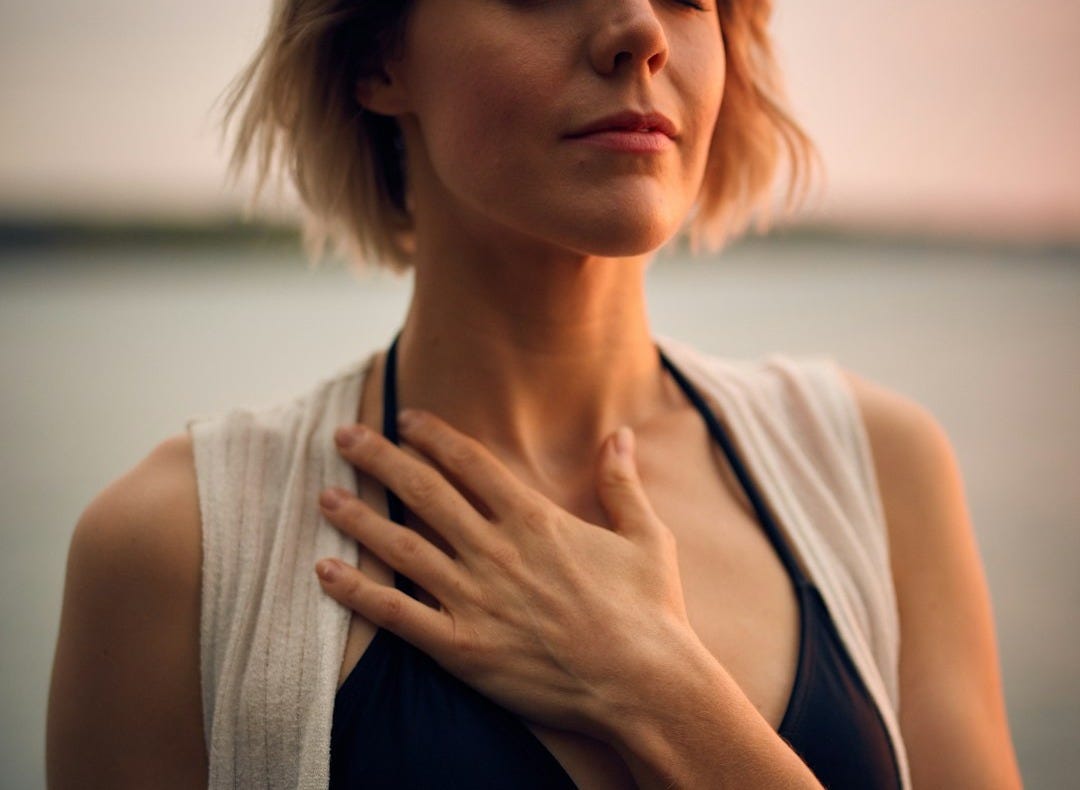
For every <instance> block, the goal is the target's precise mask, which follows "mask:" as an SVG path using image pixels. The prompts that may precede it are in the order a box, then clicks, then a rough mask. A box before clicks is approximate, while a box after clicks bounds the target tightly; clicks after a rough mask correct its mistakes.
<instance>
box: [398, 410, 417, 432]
mask: <svg viewBox="0 0 1080 790" xmlns="http://www.w3.org/2000/svg"><path fill="white" fill-rule="evenodd" d="M397 424H398V428H400V429H401V430H403V431H407V430H409V428H411V427H412V426H414V425H415V424H416V412H415V411H413V410H412V409H402V410H401V411H400V412H398V418H397Z"/></svg>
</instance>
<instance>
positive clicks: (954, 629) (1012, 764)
mask: <svg viewBox="0 0 1080 790" xmlns="http://www.w3.org/2000/svg"><path fill="white" fill-rule="evenodd" d="M842 373H843V376H844V378H845V380H846V381H847V383H848V385H849V387H850V389H851V392H852V395H853V396H854V399H855V401H856V403H857V404H858V408H859V411H860V413H861V415H862V419H863V423H864V425H865V428H866V434H867V438H868V441H869V444H870V448H871V452H872V455H873V463H874V468H875V475H876V477H877V482H878V487H879V490H880V494H881V500H882V505H883V508H884V512H885V517H886V522H887V526H888V540H889V551H890V563H891V565H892V572H893V578H894V584H895V588H896V597H897V606H898V609H899V615H900V628H901V639H900V667H899V670H900V699H901V704H900V724H901V729H902V731H903V736H904V741H905V744H906V747H907V751H908V755H909V759H910V765H911V771H912V780H913V783H914V785H915V786H916V787H918V786H922V785H927V786H933V787H937V786H979V787H1003V788H1004V787H1009V788H1012V787H1019V786H1020V779H1019V773H1018V769H1017V766H1016V757H1015V754H1014V751H1013V747H1012V743H1011V739H1010V735H1009V728H1008V722H1007V716H1006V711H1005V703H1004V698H1003V690H1002V682H1001V673H1000V667H999V661H998V655H997V644H996V637H995V629H994V623H993V615H992V609H991V601H990V593H989V588H988V585H987V581H986V577H985V572H984V570H983V565H982V561H981V558H980V555H979V550H978V545H977V541H976V537H975V532H974V529H973V526H972V523H971V517H970V513H969V508H968V505H967V502H966V498H965V492H964V483H963V478H962V474H961V469H960V464H959V462H958V460H957V456H956V452H955V450H954V448H953V446H952V443H951V441H950V439H949V436H948V434H947V433H946V431H945V429H944V428H943V426H942V425H941V423H940V422H939V421H938V420H937V419H936V418H935V417H934V415H933V414H932V413H931V412H930V411H929V410H928V409H927V408H926V407H924V406H923V405H921V404H919V403H918V402H916V401H914V400H912V399H911V398H910V397H908V396H906V395H903V394H901V393H898V392H896V391H894V390H891V389H889V388H887V387H885V386H883V385H881V384H879V383H876V382H874V381H870V380H868V379H866V378H864V377H862V376H860V375H858V374H855V373H853V372H851V371H848V370H842Z"/></svg>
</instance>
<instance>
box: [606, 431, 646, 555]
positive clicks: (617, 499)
mask: <svg viewBox="0 0 1080 790" xmlns="http://www.w3.org/2000/svg"><path fill="white" fill-rule="evenodd" d="M596 491H597V494H598V496H599V498H600V504H601V505H603V506H604V510H605V511H606V512H607V514H608V517H609V518H610V519H611V521H612V524H613V525H614V527H615V531H616V532H618V533H621V534H623V535H625V536H626V537H628V538H630V539H632V540H649V539H651V538H654V537H655V536H656V534H657V532H658V530H659V529H660V528H662V524H661V522H660V519H659V517H658V516H657V515H656V511H655V510H653V506H652V503H651V502H650V501H649V498H648V496H646V494H645V488H644V487H643V486H642V484H641V479H640V478H639V477H638V472H637V464H636V462H635V461H634V432H633V431H632V430H630V428H629V427H628V426H623V427H621V428H620V429H619V430H618V431H616V432H615V433H613V434H612V435H611V436H610V437H608V441H606V442H604V444H603V446H602V447H601V449H600V459H599V466H598V469H597V472H596Z"/></svg>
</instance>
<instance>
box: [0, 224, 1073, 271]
mask: <svg viewBox="0 0 1080 790" xmlns="http://www.w3.org/2000/svg"><path fill="white" fill-rule="evenodd" d="M815 243H823V244H829V245H836V244H840V245H851V246H860V245H863V244H872V245H874V246H875V247H878V248H881V247H885V248H893V249H904V250H911V251H918V250H920V249H934V250H946V249H953V250H957V251H971V252H974V251H979V250H995V251H1002V250H1004V251H1011V252H1017V253H1023V254H1025V255H1032V254H1034V255H1041V254H1046V255H1050V256H1055V257H1057V256H1066V257H1075V258H1077V259H1078V260H1080V238H1038V239H1029V238H992V237H987V236H983V235H976V234H971V233H964V232H954V233H936V232H927V231H925V230H911V231H908V230H901V229H896V228H874V227H865V226H855V227H844V226H838V225H829V224H824V223H795V224H790V225H783V226H782V225H777V226H775V227H774V228H772V229H771V230H769V231H768V232H767V233H766V234H765V235H759V234H757V233H756V232H755V231H753V230H752V229H751V230H749V231H748V232H747V233H746V235H744V236H743V237H741V238H738V239H736V240H734V241H733V242H732V243H731V244H730V245H729V246H730V248H735V247H744V246H753V245H758V244H768V245H770V246H772V245H780V246H785V245H789V244H794V245H806V244H815ZM146 247H160V248H179V249H185V248H190V249H202V248H208V249H209V248H212V249H216V250H221V249H245V248H246V249H259V250H275V251H278V252H288V251H290V250H293V251H296V252H297V253H302V248H303V244H302V240H301V234H300V230H299V226H298V225H297V224H295V223H288V222H268V221H265V220H258V221H255V220H246V219H244V218H243V217H241V216H225V217H221V218H216V219H208V220H206V219H200V220H194V221H187V220H169V219H162V220H145V219H137V220H130V221H125V220H98V219H85V218H50V219H36V218H28V219H23V218H10V217H9V218H0V264H2V263H13V262H15V261H16V260H18V259H17V257H13V256H9V255H6V254H5V253H13V252H14V253H18V252H25V251H29V250H35V249H38V250H48V249H82V250H116V249H130V248H146ZM688 251H689V250H688V249H687V247H686V245H685V243H679V245H678V246H677V247H676V249H675V250H674V252H675V253H676V254H683V253H687V252H688Z"/></svg>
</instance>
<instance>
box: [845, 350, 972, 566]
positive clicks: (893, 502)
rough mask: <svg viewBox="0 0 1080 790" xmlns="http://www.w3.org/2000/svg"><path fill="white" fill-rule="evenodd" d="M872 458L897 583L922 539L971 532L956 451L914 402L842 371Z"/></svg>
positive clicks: (928, 414)
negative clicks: (905, 561) (904, 562)
mask: <svg viewBox="0 0 1080 790" xmlns="http://www.w3.org/2000/svg"><path fill="white" fill-rule="evenodd" d="M840 372H841V374H842V376H843V378H844V380H845V382H846V383H847V384H848V387H849V389H850V391H851V394H852V397H853V398H854V400H855V403H856V405H857V406H858V410H859V414H860V416H861V418H862V422H863V426H864V428H865V430H866V435H867V440H868V442H869V445H870V451H871V454H872V455H873V462H874V472H875V476H876V478H877V483H878V488H879V492H880V494H881V500H882V506H883V507H884V510H885V515H886V521H887V524H888V527H889V542H890V546H891V547H892V549H893V552H892V555H893V557H892V559H893V570H894V574H896V575H897V581H898V582H902V581H903V580H905V579H906V578H907V576H908V574H909V573H910V572H913V571H914V569H913V568H907V567H904V566H903V565H902V564H901V563H903V561H904V560H905V559H908V558H911V559H915V558H916V557H915V556H913V555H916V556H917V555H918V554H919V553H920V551H922V550H924V548H925V546H923V547H922V548H920V544H923V542H924V541H926V540H934V539H942V538H944V537H945V535H944V534H943V533H948V532H952V533H954V535H953V538H954V539H955V538H958V537H960V533H964V532H970V522H969V520H968V514H967V512H966V503H965V501H964V490H963V481H962V476H961V471H960V465H959V462H958V460H957V456H956V451H955V449H954V447H953V445H952V442H951V440H950V439H949V436H948V433H947V432H946V430H945V428H944V427H943V426H942V424H941V422H940V421H939V420H938V419H937V417H935V416H934V414H933V413H932V412H931V411H930V410H929V409H928V408H927V407H925V406H923V405H922V404H921V403H919V402H918V401H916V400H914V399H913V398H911V397H909V396H907V395H904V394H903V393H900V392H897V391H896V390H893V389H890V388H889V387H886V386H884V385H882V384H880V383H878V382H876V381H872V380H870V379H867V378H865V377H864V376H861V375H859V374H857V373H855V372H853V371H851V370H847V369H845V368H840Z"/></svg>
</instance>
